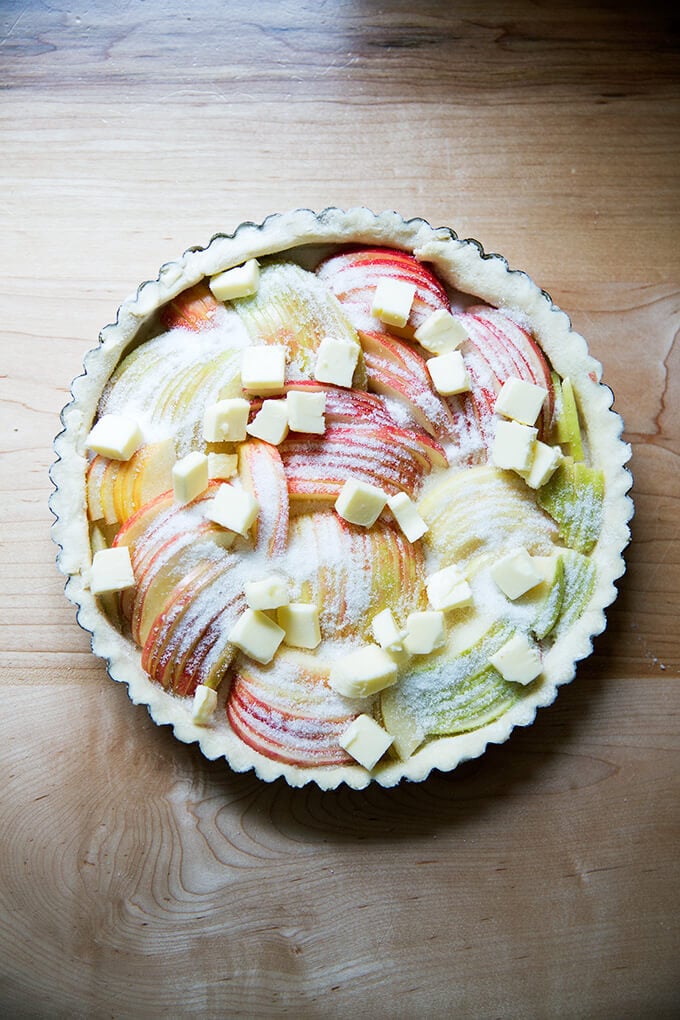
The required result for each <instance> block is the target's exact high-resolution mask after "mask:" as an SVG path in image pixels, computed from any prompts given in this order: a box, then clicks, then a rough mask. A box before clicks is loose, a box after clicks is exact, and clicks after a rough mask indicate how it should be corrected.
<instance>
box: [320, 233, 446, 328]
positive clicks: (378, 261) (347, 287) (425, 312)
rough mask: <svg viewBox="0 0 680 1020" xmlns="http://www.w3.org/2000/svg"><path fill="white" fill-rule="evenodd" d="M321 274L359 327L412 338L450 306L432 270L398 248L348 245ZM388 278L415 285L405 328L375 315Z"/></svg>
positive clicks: (334, 256) (333, 256)
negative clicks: (381, 288)
mask: <svg viewBox="0 0 680 1020" xmlns="http://www.w3.org/2000/svg"><path fill="white" fill-rule="evenodd" d="M317 274H318V276H319V278H320V279H321V280H323V281H324V283H326V285H327V286H328V287H329V288H330V289H331V291H332V292H333V293H334V294H335V296H336V297H337V298H338V300H339V301H340V304H341V305H342V306H343V308H344V309H345V312H346V314H347V316H348V318H349V319H350V321H351V322H352V324H353V326H354V327H355V328H356V329H358V330H361V329H368V330H373V331H377V332H381V333H396V334H397V335H398V336H403V337H405V338H406V339H409V340H410V339H413V334H414V333H415V331H416V330H417V329H418V327H419V326H421V325H422V324H423V322H425V320H426V319H427V318H428V317H429V316H430V315H431V314H432V312H436V311H437V310H438V309H440V308H444V309H446V310H448V309H449V307H450V303H449V297H448V294H447V292H446V288H445V287H444V285H443V284H442V283H441V281H440V280H438V279H437V277H436V276H435V274H434V273H433V272H432V270H431V269H429V268H428V267H427V266H426V265H425V264H424V263H422V262H419V261H418V259H417V258H416V257H415V255H411V254H410V253H408V252H404V251H399V250H398V249H396V248H365V247H362V248H348V249H346V250H345V251H344V252H340V253H338V254H336V255H331V256H330V257H329V258H327V259H325V260H324V261H323V262H322V263H321V264H320V265H319V266H318V267H317ZM385 277H389V278H391V279H397V280H401V281H403V282H405V283H411V284H414V285H415V288H416V293H415V297H414V299H413V304H412V306H411V314H410V316H409V319H408V322H407V323H406V326H404V327H403V329H395V327H393V326H385V325H384V324H383V323H381V322H380V321H379V320H378V319H376V318H375V317H374V316H372V315H371V305H372V304H373V295H374V292H375V288H376V287H377V285H378V283H379V281H380V280H381V279H383V278H385Z"/></svg>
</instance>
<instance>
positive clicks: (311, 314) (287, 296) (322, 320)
mask: <svg viewBox="0 0 680 1020" xmlns="http://www.w3.org/2000/svg"><path fill="white" fill-rule="evenodd" d="M232 305H233V307H234V309H235V310H236V311H237V312H238V314H239V316H240V317H241V319H242V321H243V323H244V325H245V327H246V329H247V331H248V333H249V335H250V338H251V340H252V342H253V343H254V344H277V345H281V346H283V347H285V348H286V352H287V361H288V372H289V375H290V374H291V373H292V375H293V376H294V377H302V378H311V377H312V376H313V372H314V366H315V361H316V352H317V350H318V348H319V344H320V343H321V341H322V340H323V339H324V338H325V337H327V336H331V337H334V338H335V339H337V340H345V341H347V342H348V343H352V344H356V345H357V346H358V344H359V340H358V337H357V334H356V331H355V330H354V328H353V327H352V325H351V323H350V322H349V320H348V318H347V316H346V315H345V313H344V311H343V309H342V308H341V307H340V304H339V302H338V300H337V298H335V297H334V295H333V294H332V293H331V292H330V290H329V289H328V288H327V287H325V286H324V285H323V283H321V282H320V281H319V280H318V279H317V277H316V276H315V275H314V273H309V272H307V271H306V270H304V269H302V268H301V267H300V266H298V265H297V264H296V263H294V262H283V261H275V262H270V263H269V264H264V265H262V266H261V269H260V284H259V287H258V289H257V293H256V294H253V295H252V296H250V297H244V298H238V299H236V300H234V301H233V302H232ZM361 371H362V369H361V366H358V372H359V375H360V374H361ZM356 379H357V373H356V372H355V380H356Z"/></svg>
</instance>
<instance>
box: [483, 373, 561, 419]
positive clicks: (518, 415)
mask: <svg viewBox="0 0 680 1020" xmlns="http://www.w3.org/2000/svg"><path fill="white" fill-rule="evenodd" d="M547 396H548V391H547V390H546V389H545V388H544V387H543V386H537V385H535V383H530V382H527V381H526V380H525V379H517V378H515V377H513V378H511V379H506V381H505V382H504V383H503V386H502V387H501V391H500V393H499V394H498V396H497V397H496V404H495V407H494V410H495V411H496V413H497V414H502V415H503V416H504V417H506V418H513V419H514V420H515V421H518V422H521V423H522V424H523V425H535V423H536V419H537V418H538V416H539V414H540V412H541V408H542V407H543V403H544V401H545V398H546V397H547Z"/></svg>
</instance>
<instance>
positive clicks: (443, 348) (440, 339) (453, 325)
mask: <svg viewBox="0 0 680 1020" xmlns="http://www.w3.org/2000/svg"><path fill="white" fill-rule="evenodd" d="M468 335H469V334H468V331H467V330H466V328H465V326H464V325H463V324H462V322H460V321H459V320H458V319H454V317H453V315H451V312H447V310H446V309H445V308H438V309H437V311H436V312H432V314H431V315H429V316H428V317H427V319H426V320H425V322H424V323H423V324H422V325H421V326H419V327H418V329H417V330H416V331H415V334H414V336H415V339H416V340H417V341H418V343H419V344H420V346H421V347H424V348H425V350H426V351H429V353H430V354H448V353H449V351H455V350H456V348H457V347H459V346H460V344H461V343H462V342H463V340H466V339H467V337H468Z"/></svg>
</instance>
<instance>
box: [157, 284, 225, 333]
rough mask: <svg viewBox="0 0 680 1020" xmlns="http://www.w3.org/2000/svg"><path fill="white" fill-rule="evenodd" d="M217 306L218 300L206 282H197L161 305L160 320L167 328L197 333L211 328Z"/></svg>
mask: <svg viewBox="0 0 680 1020" xmlns="http://www.w3.org/2000/svg"><path fill="white" fill-rule="evenodd" d="M218 307H219V302H218V301H217V300H216V299H215V297H214V296H213V294H212V291H211V290H210V288H209V287H208V285H207V283H197V284H196V285H195V286H194V287H189V288H188V289H187V290H183V291H182V293H181V294H178V295H177V297H175V298H173V299H172V301H169V302H168V303H167V305H165V306H164V307H163V309H162V310H161V322H162V324H163V326H164V327H165V329H168V330H170V329H176V328H178V327H181V328H183V329H190V330H192V332H194V333H198V332H200V331H201V330H204V329H210V328H211V326H212V324H213V320H214V318H215V313H216V311H217V308H218Z"/></svg>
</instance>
